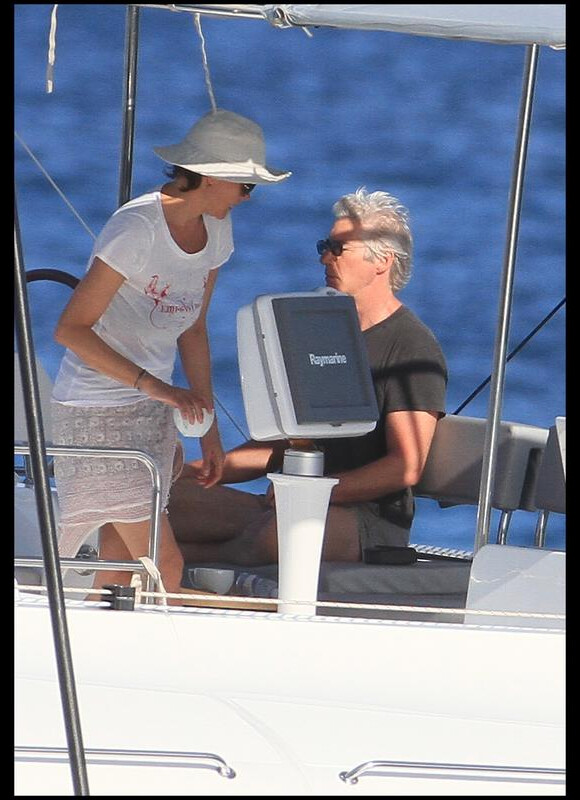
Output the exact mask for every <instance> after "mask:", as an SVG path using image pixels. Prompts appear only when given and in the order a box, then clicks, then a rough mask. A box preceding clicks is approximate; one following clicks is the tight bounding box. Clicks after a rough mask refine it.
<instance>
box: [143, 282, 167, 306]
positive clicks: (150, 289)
mask: <svg viewBox="0 0 580 800" xmlns="http://www.w3.org/2000/svg"><path fill="white" fill-rule="evenodd" d="M158 280H159V275H152V277H151V280H150V281H149V283H148V284H147V286H146V287H145V294H146V295H147V297H151V299H152V300H153V302H154V303H155V305H158V304H159V303H160V302H161V301H162V300H163V298H164V297H167V294H168V293H169V287H170V285H171V284H169V283H166V284H165V286H164V287H163V289H161V291H157V281H158Z"/></svg>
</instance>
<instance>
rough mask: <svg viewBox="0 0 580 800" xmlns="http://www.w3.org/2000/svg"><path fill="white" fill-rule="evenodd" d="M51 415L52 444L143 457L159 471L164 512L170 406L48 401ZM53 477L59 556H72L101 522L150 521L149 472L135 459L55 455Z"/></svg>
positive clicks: (173, 436)
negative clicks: (135, 452) (106, 449)
mask: <svg viewBox="0 0 580 800" xmlns="http://www.w3.org/2000/svg"><path fill="white" fill-rule="evenodd" d="M51 413H52V430H53V437H52V438H53V442H54V444H59V445H68V446H71V445H73V446H85V447H110V448H119V449H127V448H128V449H131V450H144V451H145V452H146V453H148V454H149V455H150V456H151V457H152V458H153V459H154V460H155V462H156V463H157V466H158V468H159V470H160V473H161V507H162V509H165V506H166V505H167V501H168V497H169V489H170V487H171V483H172V472H173V461H174V455H175V450H176V444H177V441H178V437H177V429H176V427H175V423H174V422H173V409H172V408H171V407H170V406H168V405H167V404H166V403H160V402H159V401H157V400H142V401H140V402H138V403H131V404H130V405H121V406H70V405H64V404H63V403H57V402H55V401H53V402H52V406H51ZM54 477H55V483H56V490H57V494H58V506H59V515H60V519H59V552H60V554H61V555H63V556H67V557H74V556H75V555H76V554H77V552H78V550H79V548H80V547H81V546H82V544H83V542H84V541H85V539H86V538H87V537H88V536H89V534H90V533H91V532H92V531H94V530H95V529H96V528H99V527H100V526H101V525H104V524H105V523H106V522H139V521H142V520H146V519H149V518H150V517H151V513H152V496H153V483H152V480H151V473H150V472H149V469H148V468H147V466H146V465H145V464H144V463H143V462H141V461H137V460H136V459H134V458H132V459H129V458H121V457H119V458H116V457H112V458H99V457H95V456H86V457H83V456H58V457H55V459H54Z"/></svg>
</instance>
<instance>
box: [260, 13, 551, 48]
mask: <svg viewBox="0 0 580 800" xmlns="http://www.w3.org/2000/svg"><path fill="white" fill-rule="evenodd" d="M254 8H255V6H254ZM263 13H264V14H265V16H266V17H267V18H268V19H269V21H270V22H271V23H272V24H273V25H276V26H278V27H286V26H300V27H307V26H328V27H335V28H355V29H361V30H369V29H372V30H383V31H392V32H397V33H411V34H417V35H419V36H439V37H442V38H445V39H467V40H475V41H483V42H497V43H503V44H541V45H549V46H550V47H554V48H563V47H565V46H566V6H565V4H553V5H543V4H501V5H500V4H498V5H493V4H487V5H461V4H459V5H455V4H453V5H382V4H378V5H366V4H360V5H352V4H350V5H335V4H328V5H326V4H316V5H301V4H289V5H286V4H284V5H269V6H263Z"/></svg>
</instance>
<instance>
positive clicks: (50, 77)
mask: <svg viewBox="0 0 580 800" xmlns="http://www.w3.org/2000/svg"><path fill="white" fill-rule="evenodd" d="M57 9H58V3H56V4H55V5H53V7H52V14H51V15H50V33H49V34H48V65H47V67H46V93H47V94H51V93H52V90H53V88H54V62H55V61H56V11H57Z"/></svg>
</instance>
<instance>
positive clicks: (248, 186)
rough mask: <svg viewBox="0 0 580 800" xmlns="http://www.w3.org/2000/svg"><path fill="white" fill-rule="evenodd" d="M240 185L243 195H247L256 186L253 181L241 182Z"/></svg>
mask: <svg viewBox="0 0 580 800" xmlns="http://www.w3.org/2000/svg"><path fill="white" fill-rule="evenodd" d="M241 187H242V194H243V196H244V197H247V196H248V195H249V194H250V192H251V191H252V189H255V188H256V184H255V183H242V184H241Z"/></svg>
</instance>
